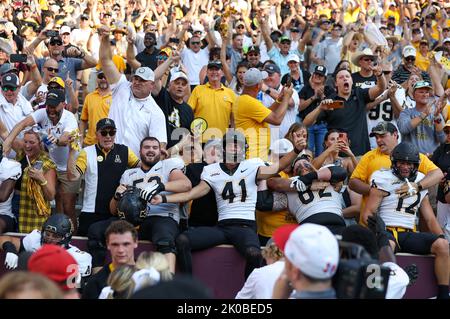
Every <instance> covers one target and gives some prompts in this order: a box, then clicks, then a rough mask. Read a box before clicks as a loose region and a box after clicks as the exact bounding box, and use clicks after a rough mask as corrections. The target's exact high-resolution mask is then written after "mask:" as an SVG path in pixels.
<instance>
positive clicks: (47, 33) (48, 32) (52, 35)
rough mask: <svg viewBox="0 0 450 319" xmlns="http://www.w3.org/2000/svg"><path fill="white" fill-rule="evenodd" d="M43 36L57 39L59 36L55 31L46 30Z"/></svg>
mask: <svg viewBox="0 0 450 319" xmlns="http://www.w3.org/2000/svg"><path fill="white" fill-rule="evenodd" d="M45 35H46V36H47V37H48V38H52V37H57V36H59V32H58V31H56V30H47V32H45Z"/></svg>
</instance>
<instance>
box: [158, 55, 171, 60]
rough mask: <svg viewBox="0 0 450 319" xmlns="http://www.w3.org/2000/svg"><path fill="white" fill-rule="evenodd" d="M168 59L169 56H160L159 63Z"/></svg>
mask: <svg viewBox="0 0 450 319" xmlns="http://www.w3.org/2000/svg"><path fill="white" fill-rule="evenodd" d="M168 58H169V57H168V56H167V55H158V61H166V60H167V59H168Z"/></svg>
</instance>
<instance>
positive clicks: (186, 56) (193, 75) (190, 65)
mask: <svg viewBox="0 0 450 319" xmlns="http://www.w3.org/2000/svg"><path fill="white" fill-rule="evenodd" d="M181 60H182V62H183V65H184V66H185V67H186V70H187V76H188V78H189V84H190V85H199V84H200V77H199V74H200V71H201V69H202V68H203V67H204V66H205V65H207V64H208V60H209V49H208V47H206V48H204V49H201V50H200V51H198V52H197V53H195V52H194V51H192V50H191V49H188V48H184V49H183V50H182V51H181Z"/></svg>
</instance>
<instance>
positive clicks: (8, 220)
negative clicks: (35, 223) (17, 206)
mask: <svg viewBox="0 0 450 319" xmlns="http://www.w3.org/2000/svg"><path fill="white" fill-rule="evenodd" d="M0 219H1V220H3V222H4V223H5V230H4V232H5V233H7V232H16V231H17V221H16V219H15V218H13V217H11V216H8V215H2V214H0Z"/></svg>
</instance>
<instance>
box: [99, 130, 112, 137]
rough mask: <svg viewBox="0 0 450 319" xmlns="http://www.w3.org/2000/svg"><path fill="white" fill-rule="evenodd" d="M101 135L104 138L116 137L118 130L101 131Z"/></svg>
mask: <svg viewBox="0 0 450 319" xmlns="http://www.w3.org/2000/svg"><path fill="white" fill-rule="evenodd" d="M100 134H101V135H102V136H103V137H105V136H107V135H109V136H114V135H116V130H102V131H100Z"/></svg>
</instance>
